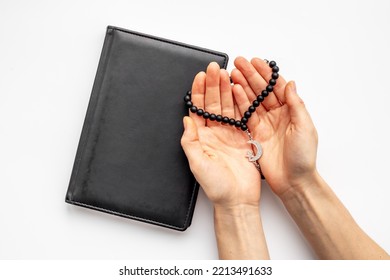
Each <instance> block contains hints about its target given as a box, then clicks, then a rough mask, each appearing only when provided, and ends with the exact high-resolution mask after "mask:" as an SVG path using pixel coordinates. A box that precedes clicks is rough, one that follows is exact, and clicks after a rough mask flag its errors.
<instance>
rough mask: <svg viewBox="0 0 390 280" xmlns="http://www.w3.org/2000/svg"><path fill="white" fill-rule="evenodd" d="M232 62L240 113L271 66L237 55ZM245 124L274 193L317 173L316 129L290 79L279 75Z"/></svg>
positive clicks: (301, 183)
mask: <svg viewBox="0 0 390 280" xmlns="http://www.w3.org/2000/svg"><path fill="white" fill-rule="evenodd" d="M234 64H235V66H236V69H234V70H233V71H232V74H231V75H232V79H233V82H234V83H235V86H234V87H233V95H234V98H235V102H236V103H237V105H238V107H239V109H240V112H241V114H243V113H244V112H245V111H246V110H247V108H248V107H249V106H250V105H251V103H252V102H253V100H255V99H256V96H257V95H259V94H260V93H261V91H262V90H264V89H265V87H266V86H267V84H268V81H269V80H270V79H271V75H272V70H271V68H270V67H269V66H268V64H267V63H266V62H265V61H263V60H261V59H259V58H254V59H252V60H251V62H249V61H247V60H246V59H244V58H242V57H238V58H236V60H235V62H234ZM248 127H249V129H250V131H251V133H252V135H253V137H254V138H255V139H256V140H257V141H259V142H260V143H261V145H262V147H263V156H262V157H261V158H260V160H259V163H260V166H261V170H262V172H263V174H264V176H265V178H266V180H267V182H268V184H269V185H270V187H271V188H272V190H273V191H274V192H275V193H276V194H277V195H279V196H281V195H282V194H283V193H284V192H285V191H287V190H291V189H293V188H294V187H295V188H297V187H304V186H305V185H309V184H307V183H308V182H309V181H310V180H313V179H314V178H315V177H316V176H317V175H318V174H317V171H316V154H317V143H318V137H317V132H316V129H315V127H314V125H313V122H312V120H311V118H310V115H309V113H308V112H307V110H306V108H305V105H304V103H303V101H302V100H301V98H300V97H299V96H298V94H297V92H296V87H295V83H294V82H289V83H286V81H285V80H284V79H283V77H281V76H279V78H278V79H277V84H276V85H275V86H274V90H273V92H270V93H269V96H267V97H266V98H265V99H264V101H263V102H262V103H261V105H260V106H259V107H258V108H257V109H256V113H254V114H253V115H252V117H251V118H250V119H249V122H248Z"/></svg>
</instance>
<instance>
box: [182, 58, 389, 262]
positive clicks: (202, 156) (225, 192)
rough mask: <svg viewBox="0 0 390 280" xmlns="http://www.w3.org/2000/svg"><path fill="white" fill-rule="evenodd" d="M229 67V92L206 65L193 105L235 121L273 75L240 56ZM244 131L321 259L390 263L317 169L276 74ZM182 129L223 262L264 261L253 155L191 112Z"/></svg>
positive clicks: (311, 139)
mask: <svg viewBox="0 0 390 280" xmlns="http://www.w3.org/2000/svg"><path fill="white" fill-rule="evenodd" d="M234 64H235V66H236V69H234V70H233V71H232V73H231V77H232V79H233V82H234V86H233V87H231V86H230V84H229V82H228V74H227V73H226V71H225V70H219V66H218V65H217V64H216V63H212V64H210V66H209V67H208V69H207V73H206V74H205V73H199V74H198V75H197V76H196V77H195V79H194V84H193V87H192V92H193V96H192V100H193V103H194V104H196V105H197V106H198V107H200V108H205V110H206V111H208V112H214V113H216V114H218V113H222V115H227V116H229V117H235V118H236V119H240V117H241V116H242V115H243V114H244V112H245V111H246V110H247V108H248V107H249V106H250V104H251V101H253V100H254V99H255V98H256V95H257V94H259V93H260V92H261V91H262V90H263V89H264V88H265V87H266V85H267V81H268V80H269V79H270V77H271V74H272V72H271V69H270V68H269V66H268V64H266V63H265V62H264V61H263V60H261V59H259V58H254V59H252V60H251V62H249V61H247V60H246V59H244V58H242V57H238V58H237V59H236V60H235V62H234ZM232 94H233V98H232V97H231V96H232ZM247 125H248V127H249V129H250V131H251V133H252V136H253V138H254V139H255V140H257V141H259V142H260V143H261V145H262V147H263V156H262V157H261V158H260V160H259V163H260V165H261V169H262V172H263V174H264V176H265V177H266V179H267V182H268V184H269V185H270V187H271V189H272V190H273V192H274V193H275V194H276V195H277V196H278V197H279V198H280V199H281V201H282V202H283V204H284V205H285V207H286V209H287V211H288V212H289V213H290V215H291V216H292V218H293V219H294V220H295V222H296V223H297V225H298V226H299V228H300V230H301V231H302V233H303V234H304V236H305V237H306V238H307V240H308V241H309V243H310V244H311V246H312V247H313V249H314V251H315V252H316V253H317V255H318V256H319V258H321V259H389V258H390V257H389V255H388V254H387V253H386V252H385V251H384V250H383V249H382V248H381V247H380V246H379V245H378V244H376V243H375V242H374V241H373V240H372V239H371V238H370V237H369V236H368V235H367V234H366V233H364V231H363V230H362V229H361V228H360V227H359V226H358V225H357V224H356V222H355V221H354V219H353V218H352V216H351V215H350V214H349V212H348V210H347V209H346V208H345V207H344V206H343V204H342V203H341V202H340V200H339V199H338V198H337V197H336V195H335V194H334V193H333V192H332V190H331V189H330V187H329V186H328V185H327V184H326V182H325V181H324V180H323V179H322V177H321V176H320V174H319V172H318V171H317V167H316V154H317V143H318V135H317V131H316V129H315V127H314V124H313V122H312V120H311V118H310V115H309V113H308V111H307V110H306V108H305V105H304V103H303V101H302V99H301V98H300V97H299V96H298V94H297V91H296V86H295V83H294V82H289V83H287V82H286V81H285V80H284V79H283V77H281V76H280V77H279V78H278V80H277V85H276V86H275V87H274V91H273V92H271V93H270V94H269V96H268V97H267V98H266V99H265V100H264V102H262V104H261V106H259V107H258V108H257V110H256V112H255V113H253V114H252V116H251V118H250V119H249V122H248V124H247ZM184 126H185V132H184V134H183V137H182V146H183V149H184V151H185V153H186V155H187V157H188V160H189V163H190V167H191V170H192V172H193V173H194V175H195V177H196V179H197V180H198V182H199V183H200V185H201V186H202V187H203V189H204V190H205V192H206V195H207V196H208V198H209V199H210V200H211V201H212V203H213V205H214V209H215V211H214V212H215V232H216V237H217V243H218V251H219V255H220V258H223V259H225V258H226V259H228V258H229V259H232V258H233V259H250V258H258V259H260V258H268V257H269V255H268V251H267V246H266V243H265V237H264V233H263V229H262V225H261V217H260V214H259V213H260V212H259V208H258V205H259V200H260V185H261V182H260V176H259V173H258V172H257V170H256V169H255V167H254V166H253V165H252V164H250V163H249V162H248V160H247V158H245V156H244V155H245V154H246V151H247V150H248V149H250V147H249V145H248V144H246V141H247V140H248V138H247V136H246V135H245V134H244V133H243V132H242V131H240V130H238V129H235V128H233V127H230V126H223V125H221V124H219V123H216V122H211V121H204V119H203V118H201V117H199V116H197V115H194V114H190V117H185V118H184ZM256 213H258V214H257V215H256ZM253 244H255V246H253Z"/></svg>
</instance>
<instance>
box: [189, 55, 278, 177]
mask: <svg viewBox="0 0 390 280" xmlns="http://www.w3.org/2000/svg"><path fill="white" fill-rule="evenodd" d="M265 61H266V62H267V63H268V66H269V67H270V68H271V70H272V76H271V79H270V80H269V81H268V85H267V86H266V88H265V89H264V90H263V91H261V93H259V94H258V95H257V97H256V99H255V100H253V102H252V104H251V105H250V106H249V107H248V110H247V111H246V112H245V113H244V115H243V116H242V118H241V120H236V119H234V118H228V117H224V116H222V115H216V114H214V113H209V112H205V111H204V110H203V109H200V108H198V107H196V106H195V105H194V104H193V103H192V101H191V91H188V92H187V94H186V95H185V96H184V102H185V105H186V107H187V108H189V109H190V111H191V112H192V113H196V114H197V115H198V116H202V117H203V118H204V119H206V120H210V121H217V122H221V123H223V124H229V125H231V126H235V127H237V128H241V130H242V131H244V132H245V133H246V134H247V135H248V138H249V141H248V142H247V143H249V144H251V145H253V146H255V147H256V154H253V151H248V152H247V155H246V157H247V158H248V160H249V161H250V162H252V163H253V164H254V165H255V166H256V168H257V170H259V172H260V174H261V176H262V178H263V179H264V177H263V174H262V172H261V169H260V164H259V163H258V162H257V160H258V159H259V158H260V157H261V155H262V154H263V149H262V147H261V145H260V143H259V142H258V141H256V140H254V139H253V138H252V135H251V134H250V132H249V129H248V126H247V123H248V120H249V118H250V117H251V116H252V113H254V112H255V111H256V108H257V107H259V106H260V104H261V102H263V101H264V98H266V97H267V96H268V95H269V93H270V92H272V91H273V90H274V86H275V85H276V80H277V79H278V78H279V74H278V72H279V67H278V66H277V65H276V62H275V61H267V60H265Z"/></svg>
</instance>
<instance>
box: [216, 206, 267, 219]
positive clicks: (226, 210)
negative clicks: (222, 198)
mask: <svg viewBox="0 0 390 280" xmlns="http://www.w3.org/2000/svg"><path fill="white" fill-rule="evenodd" d="M259 211H260V207H259V205H254V204H237V205H219V204H215V205H214V215H215V218H218V217H223V218H224V219H231V218H238V219H242V218H248V217H256V218H257V217H259V216H260V212H259Z"/></svg>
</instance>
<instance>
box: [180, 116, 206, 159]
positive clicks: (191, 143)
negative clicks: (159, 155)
mask: <svg viewBox="0 0 390 280" xmlns="http://www.w3.org/2000/svg"><path fill="white" fill-rule="evenodd" d="M183 124H184V133H183V136H182V137H181V146H182V147H183V150H184V153H185V154H186V156H187V158H188V161H189V163H190V165H193V164H196V163H199V162H201V161H202V155H203V149H202V146H201V145H200V142H199V136H198V128H197V127H196V124H195V122H194V120H193V119H191V118H190V117H188V116H185V117H184V118H183Z"/></svg>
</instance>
